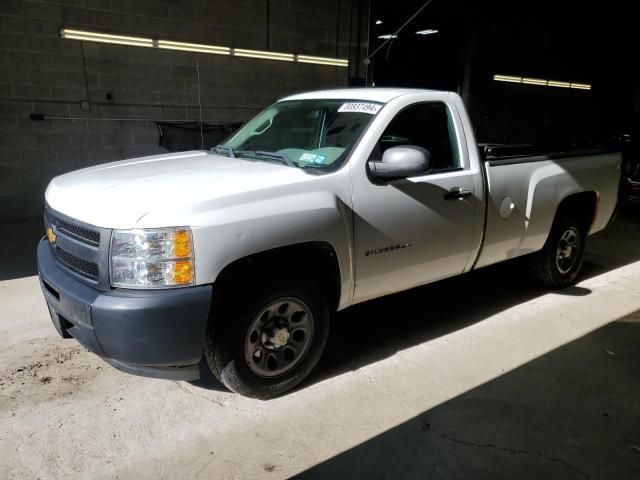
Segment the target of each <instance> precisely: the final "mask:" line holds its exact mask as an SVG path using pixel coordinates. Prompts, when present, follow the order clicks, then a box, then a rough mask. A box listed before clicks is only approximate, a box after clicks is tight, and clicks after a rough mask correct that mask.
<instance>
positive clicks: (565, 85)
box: [547, 80, 571, 88]
mask: <svg viewBox="0 0 640 480" xmlns="http://www.w3.org/2000/svg"><path fill="white" fill-rule="evenodd" d="M547 85H548V86H550V87H559V88H569V87H570V86H571V84H570V83H569V82H558V81H557V80H549V81H548V82H547Z"/></svg>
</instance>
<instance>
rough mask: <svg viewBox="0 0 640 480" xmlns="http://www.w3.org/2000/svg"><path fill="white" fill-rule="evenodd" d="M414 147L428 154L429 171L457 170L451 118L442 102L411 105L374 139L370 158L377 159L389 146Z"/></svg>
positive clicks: (456, 154) (457, 164)
mask: <svg viewBox="0 0 640 480" xmlns="http://www.w3.org/2000/svg"><path fill="white" fill-rule="evenodd" d="M403 145H415V146H418V147H422V148H425V149H427V150H428V151H429V152H430V153H431V167H432V172H437V171H441V170H451V169H457V168H460V167H461V164H460V153H459V151H458V142H457V139H456V133H455V129H454V126H453V119H452V118H451V114H450V112H449V109H448V108H447V106H446V105H445V104H444V103H442V102H426V103H419V104H416V105H411V106H409V107H407V108H405V109H404V110H402V111H401V112H400V113H398V114H397V115H396V116H395V118H394V119H393V120H391V122H390V123H389V125H388V126H387V128H386V129H385V131H384V133H383V134H382V136H381V137H380V140H378V143H377V144H376V147H375V149H374V151H373V152H372V154H371V156H372V158H373V159H375V160H381V159H382V155H383V153H384V151H385V150H387V149H388V148H391V147H399V146H403Z"/></svg>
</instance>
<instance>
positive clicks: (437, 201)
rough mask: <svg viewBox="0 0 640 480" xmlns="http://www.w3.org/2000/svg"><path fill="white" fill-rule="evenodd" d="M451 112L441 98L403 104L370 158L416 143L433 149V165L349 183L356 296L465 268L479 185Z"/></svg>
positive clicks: (371, 295) (378, 293)
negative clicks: (424, 169)
mask: <svg viewBox="0 0 640 480" xmlns="http://www.w3.org/2000/svg"><path fill="white" fill-rule="evenodd" d="M454 115H457V112H455V113H454V112H453V111H452V109H451V108H449V107H448V106H447V104H445V103H444V102H441V101H433V102H422V103H417V104H412V105H410V106H408V107H405V108H404V109H403V110H401V111H400V112H399V113H398V114H397V115H396V116H395V117H394V118H393V119H392V120H391V122H390V123H389V125H388V126H387V128H386V130H385V131H384V133H383V134H382V136H381V138H380V139H379V141H378V143H377V145H376V147H375V148H374V150H373V152H372V154H371V158H370V159H373V160H378V161H379V160H382V156H383V154H384V151H385V150H387V149H389V148H392V147H393V146H400V145H416V146H420V147H422V148H425V149H427V150H428V151H429V152H430V153H431V170H430V171H428V172H427V173H425V174H419V175H418V176H413V177H409V178H403V179H396V180H390V181H385V180H384V179H375V178H372V177H369V179H368V181H360V182H354V192H353V209H354V245H355V249H354V257H355V272H356V281H355V291H354V301H356V302H357V301H363V300H367V299H369V298H374V297H377V296H381V295H386V294H389V293H393V292H395V291H401V290H405V289H408V288H412V287H415V286H418V285H422V284H425V283H429V282H432V281H435V280H439V279H442V278H446V277H450V276H453V275H457V274H459V273H462V272H463V271H464V269H465V266H466V265H467V262H468V261H469V257H470V253H471V251H472V249H473V242H474V228H475V225H474V223H475V222H474V219H475V218H476V217H475V215H476V211H478V212H480V211H481V210H480V207H481V202H480V201H479V200H478V198H476V189H477V188H481V187H480V186H476V184H475V178H476V177H475V175H474V173H473V172H471V170H470V169H469V166H468V165H464V161H463V158H464V157H465V156H464V155H463V153H464V152H463V150H462V145H463V142H461V141H460V139H459V138H458V137H457V134H456V128H455V125H456V123H455V122H459V118H457V116H454ZM458 125H459V126H460V124H459V123H458ZM458 131H461V130H460V128H458ZM458 191H462V192H463V194H461V195H458V194H456V193H455V192H458Z"/></svg>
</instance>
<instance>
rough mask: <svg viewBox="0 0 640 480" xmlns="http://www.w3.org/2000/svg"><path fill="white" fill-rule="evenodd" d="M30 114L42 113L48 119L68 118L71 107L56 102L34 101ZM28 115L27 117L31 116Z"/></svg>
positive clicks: (30, 107) (30, 106)
mask: <svg viewBox="0 0 640 480" xmlns="http://www.w3.org/2000/svg"><path fill="white" fill-rule="evenodd" d="M28 108H29V113H32V112H34V113H42V114H44V115H46V116H48V117H68V116H69V107H68V105H67V104H66V103H59V102H55V101H53V102H52V101H49V102H48V101H34V102H32V103H31V104H30V105H29V106H28ZM29 113H27V116H28V115H29Z"/></svg>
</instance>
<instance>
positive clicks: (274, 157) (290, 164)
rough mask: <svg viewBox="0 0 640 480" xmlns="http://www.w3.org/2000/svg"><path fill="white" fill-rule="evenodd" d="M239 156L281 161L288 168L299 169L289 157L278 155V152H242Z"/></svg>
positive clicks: (282, 154)
mask: <svg viewBox="0 0 640 480" xmlns="http://www.w3.org/2000/svg"><path fill="white" fill-rule="evenodd" d="M236 153H237V154H238V155H239V156H247V157H251V156H253V157H257V158H259V159H260V158H262V159H267V160H280V161H281V162H282V163H284V164H285V165H287V166H288V167H297V165H296V164H295V163H293V162H292V161H291V159H290V158H289V157H287V156H286V155H285V154H284V153H278V152H263V151H256V152H251V151H242V152H236Z"/></svg>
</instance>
